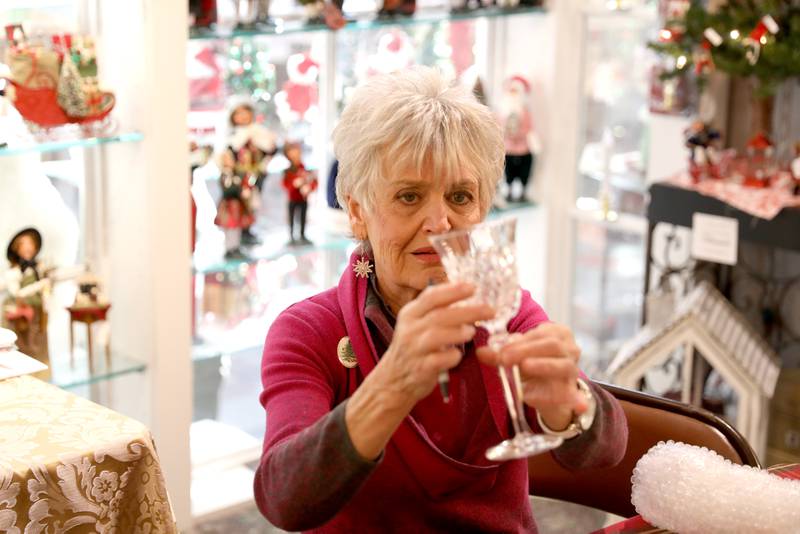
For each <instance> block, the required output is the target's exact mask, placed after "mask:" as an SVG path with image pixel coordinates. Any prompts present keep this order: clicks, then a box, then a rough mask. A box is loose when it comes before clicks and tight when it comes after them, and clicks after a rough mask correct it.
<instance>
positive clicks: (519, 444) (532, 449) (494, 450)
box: [486, 432, 564, 462]
mask: <svg viewBox="0 0 800 534" xmlns="http://www.w3.org/2000/svg"><path fill="white" fill-rule="evenodd" d="M562 443H564V439H563V438H560V437H558V436H550V435H548V434H532V433H530V432H520V433H519V434H517V435H516V436H514V437H513V438H509V439H507V440H505V441H503V442H502V443H499V444H497V445H495V446H494V447H490V448H489V449H487V450H486V458H488V459H489V460H491V461H493V462H503V461H506V460H516V459H518V458H527V457H528V456H535V455H537V454H541V453H543V452H547V451H549V450H552V449H555V448H556V447H558V446H560V445H561V444H562Z"/></svg>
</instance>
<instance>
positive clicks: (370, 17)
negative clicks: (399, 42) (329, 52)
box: [189, 7, 546, 39]
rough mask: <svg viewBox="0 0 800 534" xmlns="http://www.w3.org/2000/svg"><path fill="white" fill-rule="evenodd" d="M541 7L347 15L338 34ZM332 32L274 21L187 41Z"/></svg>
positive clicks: (199, 31) (203, 32)
mask: <svg viewBox="0 0 800 534" xmlns="http://www.w3.org/2000/svg"><path fill="white" fill-rule="evenodd" d="M545 12H546V10H545V9H544V8H543V7H516V8H499V7H491V8H482V9H473V10H470V11H460V12H451V11H449V10H446V9H425V10H420V11H417V12H416V13H415V14H414V15H413V16H410V17H402V16H400V17H392V18H388V17H387V18H378V17H377V16H376V14H375V13H374V12H369V13H359V14H352V15H350V14H348V22H347V24H345V26H344V27H343V28H341V29H340V30H337V31H352V30H368V29H374V28H381V27H384V26H410V25H415V24H426V23H437V22H448V21H457V20H470V19H479V18H501V17H509V16H515V15H526V14H539V13H545ZM318 31H331V30H330V28H328V27H327V26H326V25H325V24H307V23H306V22H305V20H304V19H289V18H287V19H275V25H274V26H270V27H263V28H257V29H252V30H251V29H246V30H245V29H232V28H229V29H227V30H226V29H210V28H192V29H191V30H190V32H189V38H190V39H230V38H232V37H254V36H258V35H285V34H287V33H300V32H318Z"/></svg>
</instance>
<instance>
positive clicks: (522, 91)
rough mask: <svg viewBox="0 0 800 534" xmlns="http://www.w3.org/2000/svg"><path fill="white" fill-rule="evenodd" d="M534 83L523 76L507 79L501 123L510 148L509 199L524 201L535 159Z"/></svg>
mask: <svg viewBox="0 0 800 534" xmlns="http://www.w3.org/2000/svg"><path fill="white" fill-rule="evenodd" d="M530 91H531V87H530V84H529V83H528V80H526V79H525V78H523V77H522V76H512V77H511V78H509V79H508V80H507V81H506V83H505V94H504V97H503V102H502V104H501V106H500V117H499V119H500V125H501V127H502V128H503V137H504V140H505V149H506V170H505V172H506V183H507V184H508V194H507V200H508V201H509V202H522V201H524V200H525V191H526V189H527V187H528V180H529V178H530V176H531V173H532V171H533V166H534V163H535V152H536V150H535V145H536V144H537V143H536V135H535V131H534V128H533V119H532V118H531V113H530V111H529V108H530V103H529V99H530ZM517 180H519V182H520V184H521V185H522V187H521V192H520V193H519V194H518V195H515V194H514V184H515V182H516V181H517Z"/></svg>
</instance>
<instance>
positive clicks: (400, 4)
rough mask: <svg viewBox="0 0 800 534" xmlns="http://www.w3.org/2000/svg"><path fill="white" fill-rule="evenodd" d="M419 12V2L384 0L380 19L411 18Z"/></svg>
mask: <svg viewBox="0 0 800 534" xmlns="http://www.w3.org/2000/svg"><path fill="white" fill-rule="evenodd" d="M416 10H417V0H383V6H381V8H380V10H378V18H394V17H397V16H403V17H410V16H412V15H414V12H415V11H416Z"/></svg>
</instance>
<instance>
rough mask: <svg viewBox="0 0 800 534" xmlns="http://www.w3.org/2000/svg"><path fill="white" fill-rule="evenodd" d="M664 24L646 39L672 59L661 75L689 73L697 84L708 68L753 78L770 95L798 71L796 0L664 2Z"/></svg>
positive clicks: (799, 12)
mask: <svg viewBox="0 0 800 534" xmlns="http://www.w3.org/2000/svg"><path fill="white" fill-rule="evenodd" d="M667 5H668V6H669V7H668V13H667V14H666V23H665V26H664V28H663V29H662V30H661V31H660V32H659V39H658V41H656V42H653V43H650V47H651V48H653V49H654V50H656V51H657V52H659V53H661V54H664V55H666V56H670V57H671V58H672V59H673V67H672V69H670V70H668V71H667V72H665V73H664V74H663V75H662V77H664V78H670V77H674V76H681V75H684V74H685V73H689V72H692V71H693V72H694V74H695V76H696V79H697V82H698V84H699V85H700V87H701V88H702V87H703V85H704V84H705V80H706V77H707V76H708V74H709V72H711V71H712V70H713V69H718V70H720V71H722V72H725V73H728V74H731V75H733V76H737V77H743V78H754V79H756V80H757V81H758V86H757V92H758V94H759V96H762V97H763V96H771V95H773V94H774V93H775V90H776V89H777V87H778V86H779V85H780V84H781V83H782V82H784V81H785V80H787V79H789V78H793V77H797V76H800V2H798V0H762V1H756V0H728V1H727V2H725V3H724V4H722V5H720V6H717V7H716V8H714V9H709V8H708V7H707V6H706V4H705V2H702V1H700V0H691V1H688V0H679V1H670V2H668V3H667Z"/></svg>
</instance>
